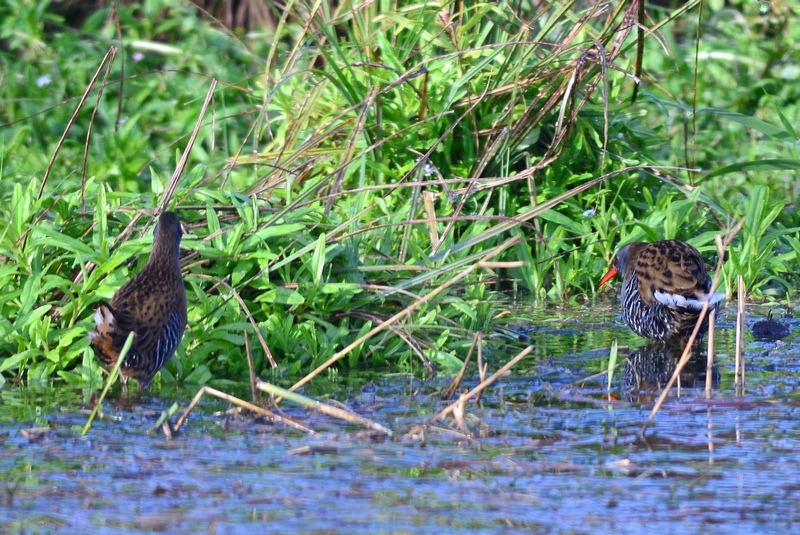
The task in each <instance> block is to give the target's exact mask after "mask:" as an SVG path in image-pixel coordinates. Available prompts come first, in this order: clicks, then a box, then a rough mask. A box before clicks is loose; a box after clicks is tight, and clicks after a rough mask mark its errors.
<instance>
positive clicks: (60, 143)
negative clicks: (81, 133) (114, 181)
mask: <svg viewBox="0 0 800 535" xmlns="http://www.w3.org/2000/svg"><path fill="white" fill-rule="evenodd" d="M116 52H117V49H116V48H115V47H113V46H112V47H111V48H109V50H108V52H106V55H105V56H104V57H103V60H102V61H101V62H100V65H98V67H97V70H96V71H95V73H94V76H92V79H91V80H90V81H89V85H88V86H86V90H85V91H84V92H83V95H82V96H81V99H80V101H79V102H78V105H77V106H76V107H75V111H74V112H73V113H72V117H70V118H69V121H67V126H66V127H64V132H62V134H61V139H59V140H58V143H56V148H55V150H53V155H52V156H51V157H50V161H49V162H48V164H47V169H45V172H44V176H43V177H42V183H41V185H39V193H38V194H37V195H36V202H39V201H40V200H41V198H42V194H43V193H44V187H45V185H46V184H47V179H48V178H49V177H50V172H51V171H52V170H53V165H54V164H55V163H56V157H57V156H58V153H59V152H61V147H62V146H63V145H64V141H65V140H66V139H67V134H69V131H70V130H71V129H72V125H73V124H75V120H76V119H77V118H78V114H79V113H80V112H81V110H82V109H83V105H84V104H85V103H86V99H87V98H89V93H91V91H92V88H93V87H94V84H95V83H96V82H97V78H98V77H99V76H100V72H101V71H102V70H103V67H104V66H105V65H106V63H108V62H109V61H110V60H111V59H112V58H113V57H114V56H115V55H116ZM45 214H46V212H45V213H42V214H40V216H39V221H40V220H41V219H42V218H44V216H45ZM37 222H38V221H37ZM31 228H33V225H31V226H29V227H28V228H27V229H26V230H25V232H23V233H22V236H20V237H19V239H18V240H17V241H16V243H15V246H18V247H22V248H24V247H25V245H24V244H25V242H26V241H27V239H28V235H29V234H30V232H31Z"/></svg>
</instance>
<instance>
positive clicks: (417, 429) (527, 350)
mask: <svg viewBox="0 0 800 535" xmlns="http://www.w3.org/2000/svg"><path fill="white" fill-rule="evenodd" d="M531 351H533V346H528V347H526V348H525V349H523V350H522V351H521V352H520V353H519V354H518V355H517V356H516V357H514V358H513V359H511V360H509V361H508V362H507V363H506V364H505V365H504V366H503V367H502V368H500V369H499V370H497V371H496V372H494V373H493V374H492V375H491V376H490V377H489V378H487V379H486V380H484V381H481V382H480V384H479V385H478V386H476V387H475V388H473V389H472V390H470V391H469V392H467V393H466V394H462V395H461V396H460V397H459V398H458V400H456V401H455V402H453V403H451V404H450V405H448V406H447V407H445V408H444V409H442V410H441V411H439V412H437V413H436V414H434V415H433V416H431V417H430V418H428V419H427V420H426V421H425V423H423V424H420V425H416V426H414V427H413V428H412V429H411V431H409V432H408V433H406V437H409V438H410V437H411V436H413V435H417V434H420V433H422V432H424V430H425V428H427V427H429V426H430V425H431V424H434V423H436V422H438V421H439V420H441V419H442V418H444V417H445V416H447V415H448V414H450V413H451V412H453V411H454V410H455V409H456V408H457V407H458V406H459V404H461V403H466V402H467V401H468V400H469V399H470V398H472V397H474V396H475V395H477V394H478V393H480V392H482V391H483V389H484V388H486V387H487V386H489V385H491V384H492V383H494V382H495V381H496V380H497V379H498V378H499V377H501V376H502V375H503V374H505V373H506V372H507V371H508V370H510V369H511V368H513V367H514V366H515V365H516V364H517V363H518V362H519V361H521V360H522V359H523V358H525V357H527V356H528V355H529V354H530V353H531Z"/></svg>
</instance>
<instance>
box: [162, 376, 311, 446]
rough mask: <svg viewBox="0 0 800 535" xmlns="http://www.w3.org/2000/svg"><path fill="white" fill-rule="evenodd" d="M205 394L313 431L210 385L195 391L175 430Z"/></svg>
mask: <svg viewBox="0 0 800 535" xmlns="http://www.w3.org/2000/svg"><path fill="white" fill-rule="evenodd" d="M205 394H209V395H211V396H214V397H216V398H219V399H224V400H225V401H228V402H230V403H233V404H234V405H238V406H239V407H242V408H244V409H247V410H249V411H252V412H255V413H256V414H260V415H262V416H266V417H267V418H272V419H273V420H274V421H276V422H279V423H282V424H285V425H288V426H289V427H293V428H295V429H298V430H300V431H303V432H304V433H309V434H313V433H314V431H312V430H311V429H309V428H307V427H305V426H304V425H301V424H299V423H297V422H295V421H294V420H292V419H291V418H287V417H286V416H279V415H277V414H275V413H274V412H272V411H269V410H267V409H265V408H263V407H259V406H257V405H253V404H252V403H248V402H247V401H245V400H243V399H239V398H237V397H236V396H231V395H230V394H226V393H225V392H222V391H220V390H217V389H216V388H211V387H210V386H204V387H202V388H201V389H200V390H198V391H197V394H195V395H194V398H193V399H192V402H191V403H189V406H188V407H186V410H184V411H183V414H182V415H181V417H180V418H178V421H177V422H176V423H175V432H178V430H180V428H181V426H183V423H184V422H185V421H186V418H188V417H189V414H190V413H191V412H192V410H193V409H194V408H195V407H196V406H197V404H198V403H200V399H201V398H202V397H203V395H205Z"/></svg>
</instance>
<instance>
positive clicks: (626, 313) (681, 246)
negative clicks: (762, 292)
mask: <svg viewBox="0 0 800 535" xmlns="http://www.w3.org/2000/svg"><path fill="white" fill-rule="evenodd" d="M617 274H619V275H622V279H623V280H622V291H621V299H620V304H621V305H622V317H623V319H624V320H625V323H627V324H628V326H629V327H630V328H631V329H632V330H633V332H635V333H636V334H638V335H639V336H641V337H643V338H650V339H654V340H674V339H685V338H688V337H689V335H690V334H691V333H692V330H693V329H694V326H695V324H696V323H697V318H698V317H699V316H700V311H701V310H702V308H703V304H704V303H705V301H706V300H708V301H709V303H710V306H711V307H713V308H714V310H716V311H717V312H719V307H720V304H721V301H722V299H724V298H725V294H724V293H720V292H716V293H714V294H712V295H710V294H709V292H710V291H711V278H710V277H709V276H708V272H707V271H706V265H705V262H703V258H702V257H701V256H700V253H699V252H698V251H697V249H695V248H694V247H692V246H691V245H689V244H688V243H684V242H682V241H678V240H664V241H657V242H654V243H643V242H636V243H629V244H628V245H626V246H624V247H623V248H622V249H620V250H619V251H618V252H617V255H616V257H615V258H614V265H613V266H612V268H611V269H610V270H609V271H608V273H606V274H605V276H604V277H603V278H602V279H601V280H600V283H599V284H598V285H597V287H598V288H599V287H600V286H602V285H603V284H605V283H606V282H608V281H609V280H610V279H611V278H612V277H614V276H615V275H617ZM709 312H710V310H709ZM707 328H708V316H706V320H705V321H704V322H703V326H702V327H701V329H700V333H703V332H705V331H706V329H707Z"/></svg>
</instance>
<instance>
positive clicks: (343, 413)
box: [256, 379, 392, 436]
mask: <svg viewBox="0 0 800 535" xmlns="http://www.w3.org/2000/svg"><path fill="white" fill-rule="evenodd" d="M256 386H257V387H258V389H259V390H262V391H264V392H267V393H269V394H274V395H276V396H279V397H282V398H285V399H288V400H289V401H294V402H295V403H298V404H300V405H302V406H304V407H307V408H309V409H313V410H317V411H319V412H321V413H323V414H327V415H328V416H333V417H335V418H339V419H342V420H345V421H348V422H351V423H354V424H361V425H364V426H366V427H368V428H369V429H372V430H374V431H380V432H381V433H384V434H386V435H387V436H392V431H391V429H389V428H388V427H385V426H383V425H381V424H379V423H377V422H374V421H372V420H370V419H369V418H365V417H364V416H361V415H359V414H356V413H354V412H353V411H351V410H349V409H348V410H344V409H340V408H338V407H333V406H332V405H328V404H326V403H323V402H321V401H317V400H315V399H311V398H308V397H306V396H302V395H300V394H298V393H297V392H292V391H291V390H286V389H285V388H281V387H279V386H275V385H273V384H271V383H267V382H264V381H262V380H260V379H259V380H258V382H257V383H256Z"/></svg>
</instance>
